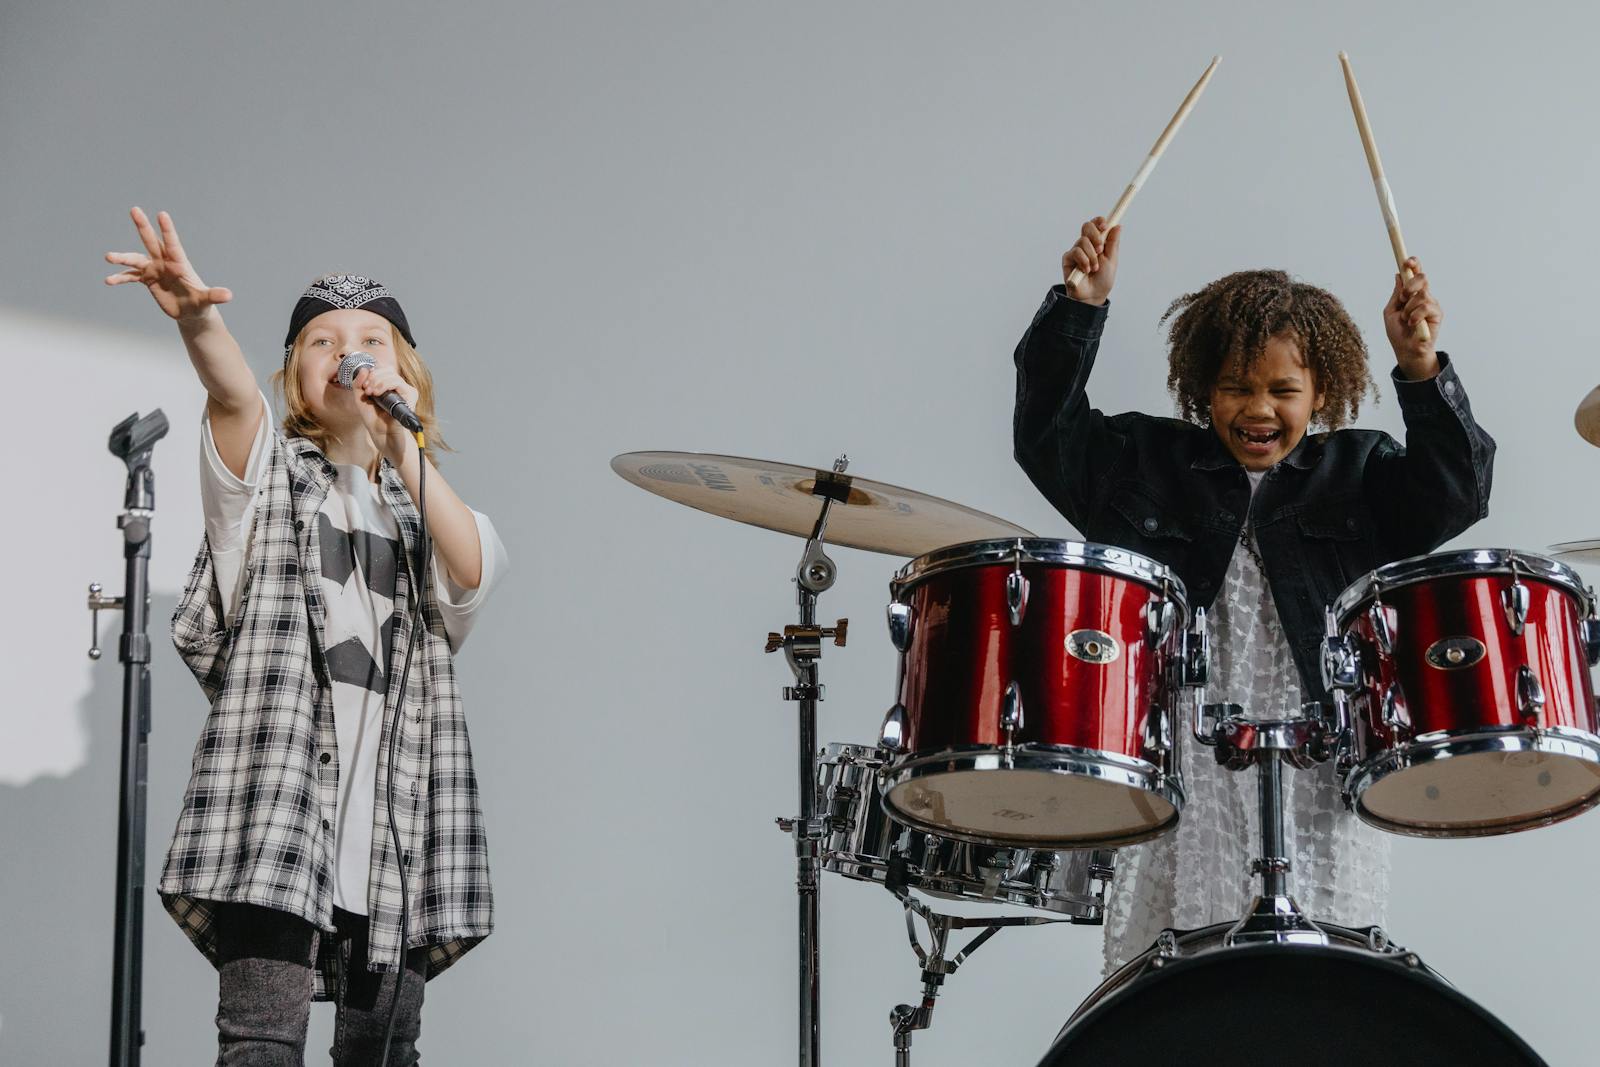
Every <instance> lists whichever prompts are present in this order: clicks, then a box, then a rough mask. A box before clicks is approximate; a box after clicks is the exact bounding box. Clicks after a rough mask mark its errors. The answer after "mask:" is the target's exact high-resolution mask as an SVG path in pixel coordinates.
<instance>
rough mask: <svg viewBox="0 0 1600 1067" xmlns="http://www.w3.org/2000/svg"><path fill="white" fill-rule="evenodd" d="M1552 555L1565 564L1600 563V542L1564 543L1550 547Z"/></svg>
mask: <svg viewBox="0 0 1600 1067" xmlns="http://www.w3.org/2000/svg"><path fill="white" fill-rule="evenodd" d="M1550 555H1551V556H1552V557H1553V558H1555V559H1559V560H1560V561H1561V562H1563V563H1600V540H1593V539H1591V540H1588V541H1563V542H1561V543H1560V544H1559V545H1551V546H1550Z"/></svg>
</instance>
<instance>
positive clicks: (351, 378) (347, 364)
mask: <svg viewBox="0 0 1600 1067" xmlns="http://www.w3.org/2000/svg"><path fill="white" fill-rule="evenodd" d="M377 365H378V361H377V360H375V359H373V358H372V356H371V355H369V354H368V353H366V352H352V353H350V354H349V355H348V356H345V357H344V358H343V359H341V360H340V361H339V384H340V385H342V386H344V387H345V388H346V389H353V388H355V384H356V375H358V374H360V373H361V372H362V371H364V370H371V369H372V368H373V367H376V366H377Z"/></svg>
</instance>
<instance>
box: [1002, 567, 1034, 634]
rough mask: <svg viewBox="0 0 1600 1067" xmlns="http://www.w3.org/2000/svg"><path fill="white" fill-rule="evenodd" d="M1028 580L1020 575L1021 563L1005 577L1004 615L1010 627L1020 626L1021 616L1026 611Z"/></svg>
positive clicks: (1023, 575)
mask: <svg viewBox="0 0 1600 1067" xmlns="http://www.w3.org/2000/svg"><path fill="white" fill-rule="evenodd" d="M1028 585H1029V582H1028V578H1027V576H1026V575H1025V574H1023V573H1022V563H1021V562H1020V561H1018V563H1017V565H1016V568H1015V569H1014V570H1013V571H1012V572H1011V573H1010V574H1008V575H1006V614H1007V615H1008V616H1010V618H1011V625H1012V626H1021V625H1022V616H1023V615H1025V614H1027V611H1028Z"/></svg>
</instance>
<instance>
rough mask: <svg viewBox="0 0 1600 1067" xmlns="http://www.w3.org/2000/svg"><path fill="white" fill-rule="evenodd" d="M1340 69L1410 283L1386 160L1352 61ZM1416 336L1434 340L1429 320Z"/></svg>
mask: <svg viewBox="0 0 1600 1067" xmlns="http://www.w3.org/2000/svg"><path fill="white" fill-rule="evenodd" d="M1339 65H1340V66H1342V67H1344V87H1345V88H1346V89H1348V90H1349V91H1350V110H1352V111H1354V112H1355V113H1356V130H1357V131H1358V132H1359V133H1360V134H1361V147H1362V148H1364V149H1366V152H1367V169H1368V170H1370V171H1371V172H1372V184H1373V186H1374V187H1375V188H1376V189H1377V190H1378V207H1379V208H1380V209H1382V211H1383V224H1384V225H1385V226H1386V227H1388V230H1389V244H1390V246H1391V247H1393V249H1394V265H1395V269H1396V270H1398V271H1399V272H1400V275H1401V277H1403V278H1404V279H1405V280H1406V281H1410V280H1411V268H1410V267H1407V266H1406V239H1405V238H1404V237H1402V236H1400V216H1399V214H1398V213H1397V212H1396V211H1395V209H1394V194H1392V193H1391V192H1389V180H1388V179H1387V178H1385V177H1384V176H1383V160H1381V159H1379V158H1378V142H1377V141H1375V140H1373V139H1372V125H1371V123H1369V122H1368V121H1367V107H1366V105H1365V104H1363V103H1362V102H1361V89H1360V87H1359V86H1357V85H1356V74H1355V71H1353V70H1351V69H1350V57H1349V56H1347V55H1345V54H1344V53H1343V52H1340V53H1339ZM1414 333H1415V336H1416V339H1417V340H1419V341H1428V340H1432V338H1433V334H1432V332H1431V331H1429V329H1428V322H1427V320H1426V319H1424V320H1423V321H1421V322H1419V323H1417V328H1416V330H1415V331H1414Z"/></svg>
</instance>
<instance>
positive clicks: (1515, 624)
mask: <svg viewBox="0 0 1600 1067" xmlns="http://www.w3.org/2000/svg"><path fill="white" fill-rule="evenodd" d="M1500 606H1501V607H1502V608H1503V609H1505V613H1506V623H1507V624H1508V625H1509V626H1510V627H1511V635H1512V636H1513V637H1521V636H1522V630H1523V627H1525V626H1526V625H1527V623H1528V587H1527V586H1525V585H1523V584H1522V579H1521V578H1517V577H1515V576H1513V577H1512V579H1511V588H1509V589H1505V590H1502V591H1501V593H1500Z"/></svg>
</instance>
